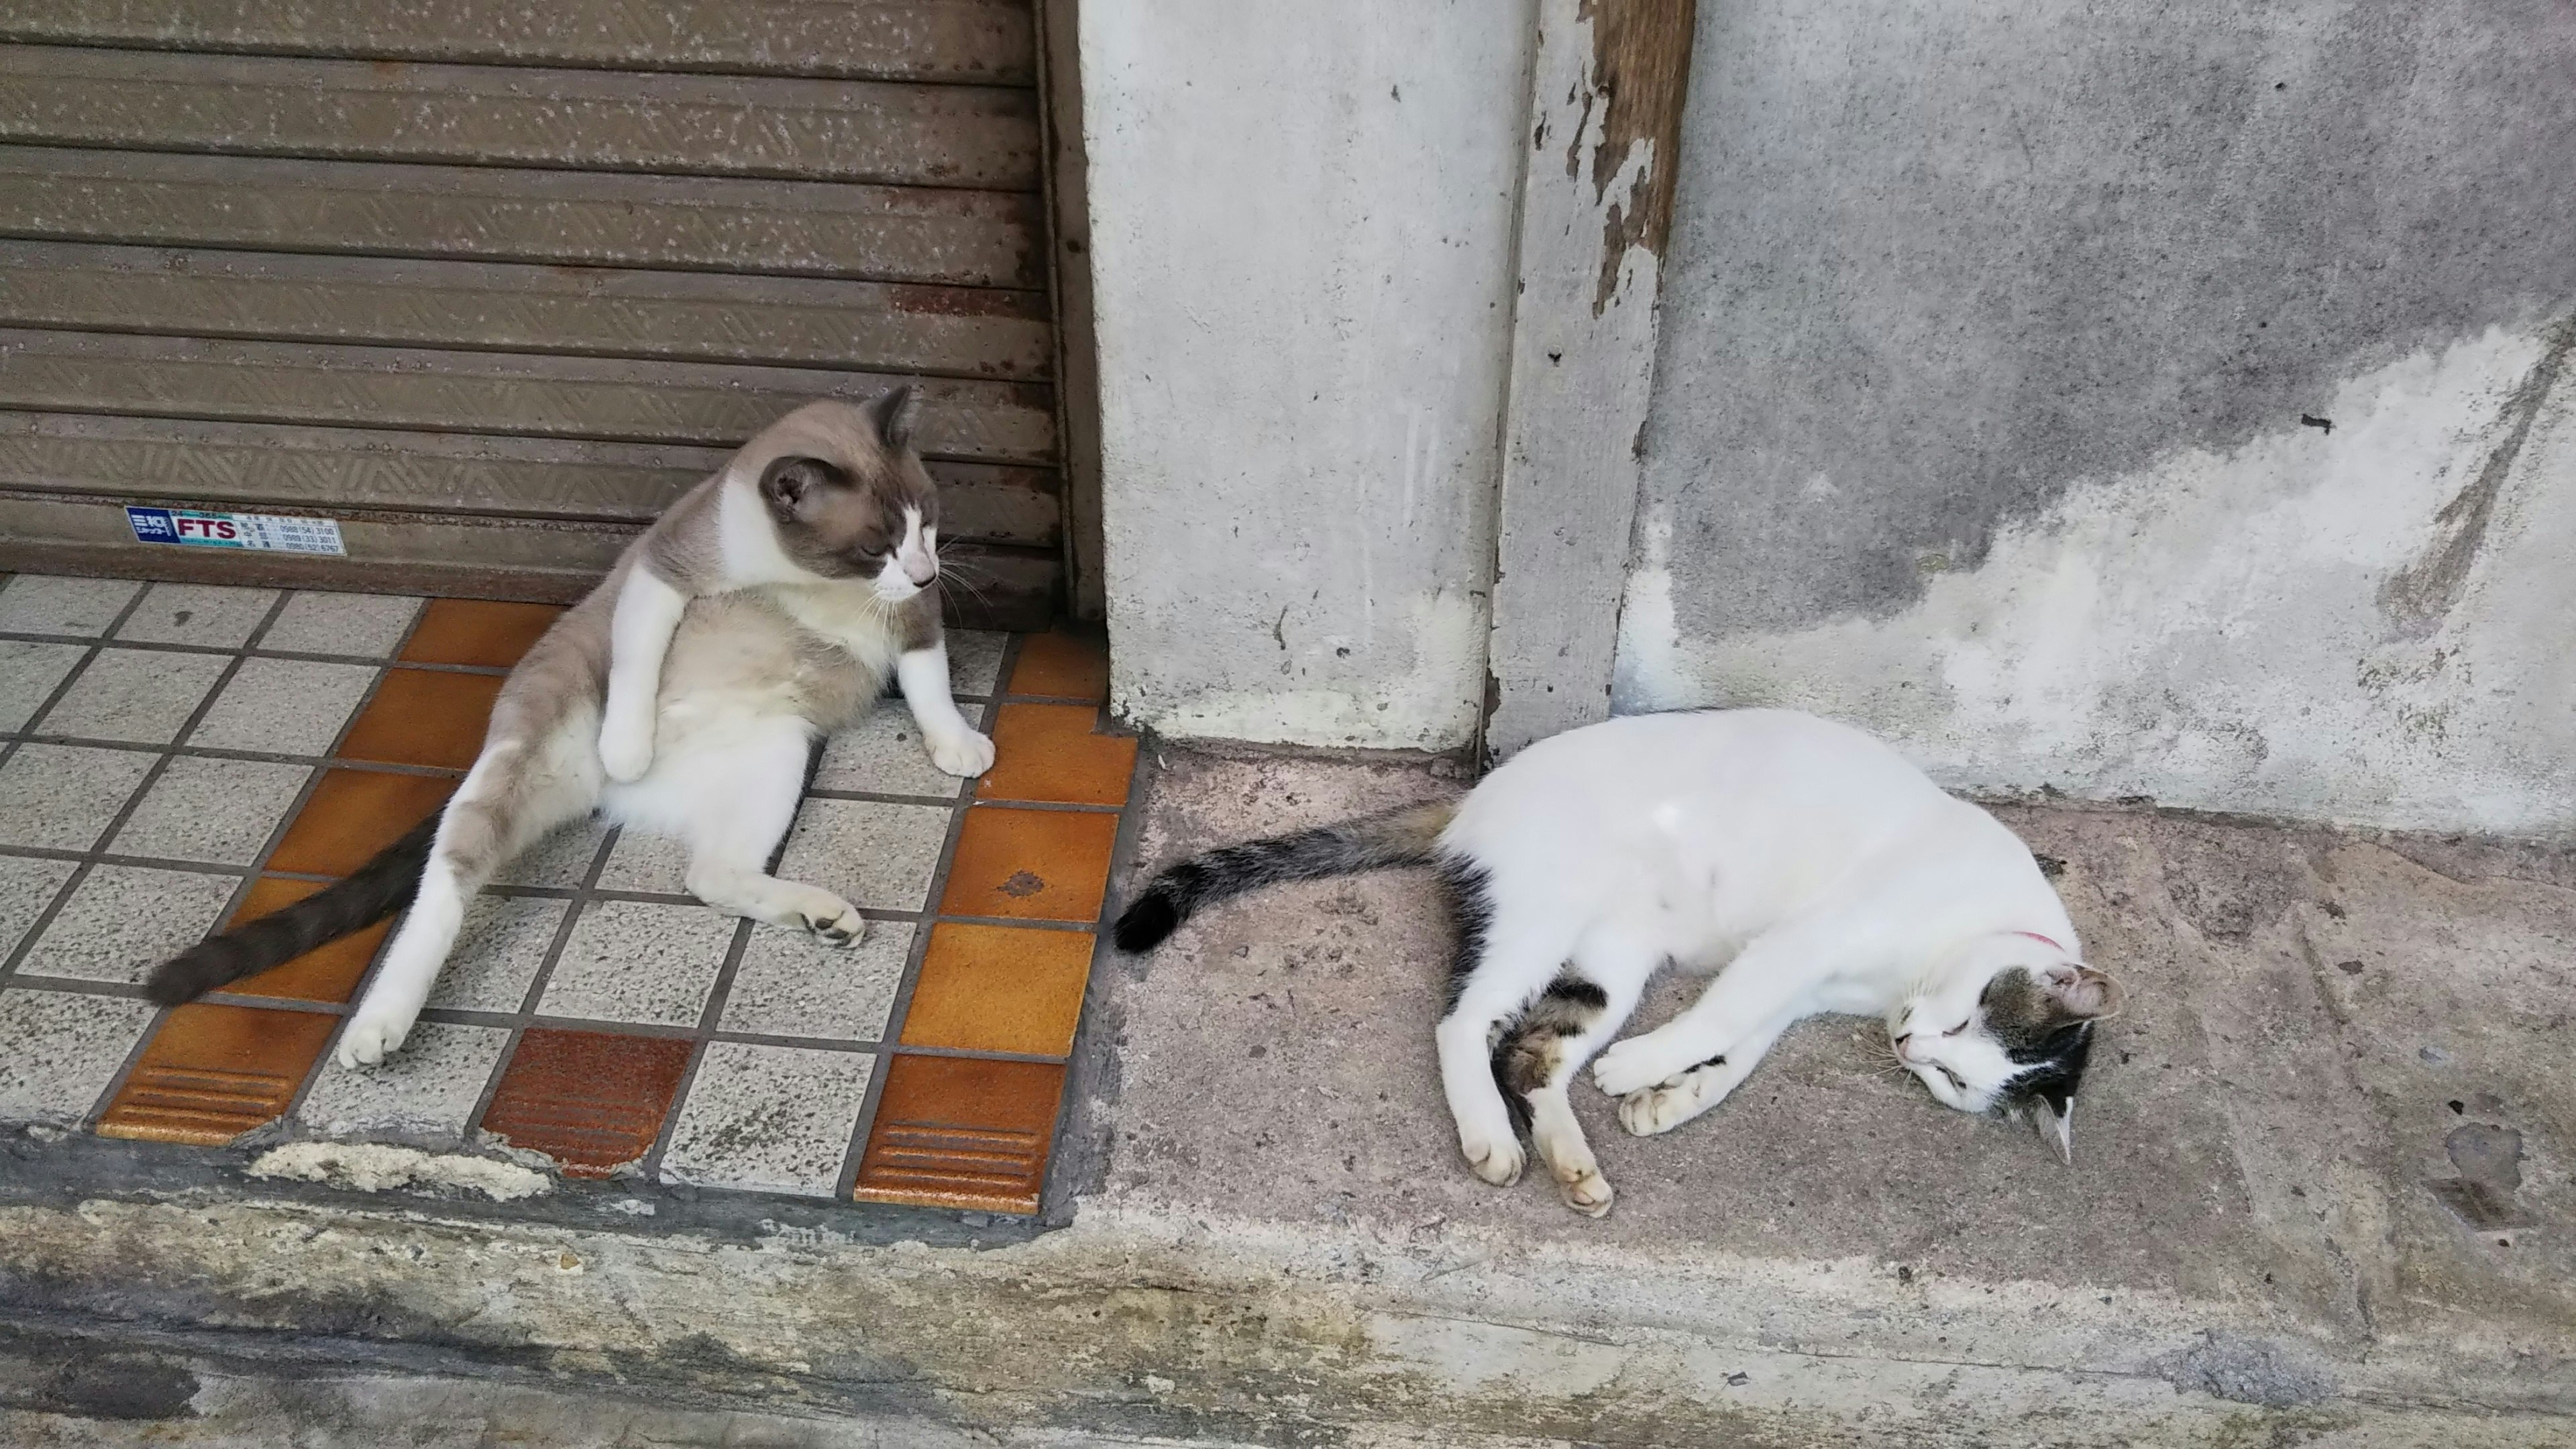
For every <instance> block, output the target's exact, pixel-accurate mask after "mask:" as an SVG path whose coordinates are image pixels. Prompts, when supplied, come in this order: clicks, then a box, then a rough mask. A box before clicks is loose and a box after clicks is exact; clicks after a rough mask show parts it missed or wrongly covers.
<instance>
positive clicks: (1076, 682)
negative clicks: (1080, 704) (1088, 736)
mask: <svg viewBox="0 0 2576 1449" xmlns="http://www.w3.org/2000/svg"><path fill="white" fill-rule="evenodd" d="M1003 692H1004V693H1006V694H1038V695H1044V696H1046V697H1047V698H1050V699H1087V700H1090V701H1091V702H1092V703H1094V704H1102V703H1106V702H1107V701H1108V699H1109V651H1108V650H1106V649H1104V648H1102V647H1101V646H1100V644H1099V643H1098V642H1097V641H1095V640H1092V639H1089V638H1084V637H1081V636H1077V635H1073V634H1068V633H1066V632H1064V631H1063V630H1062V629H1051V630H1049V631H1047V632H1046V633H1044V634H1030V635H1027V636H1026V637H1024V638H1022V639H1021V640H1020V658H1019V662H1018V663H1016V664H1014V665H1012V666H1011V684H1010V687H1009V688H1008V689H1007V690H1005V691H1003Z"/></svg>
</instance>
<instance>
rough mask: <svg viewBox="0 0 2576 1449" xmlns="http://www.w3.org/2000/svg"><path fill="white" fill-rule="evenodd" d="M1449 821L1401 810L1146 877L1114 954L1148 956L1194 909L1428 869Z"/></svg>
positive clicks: (1443, 806) (1428, 811)
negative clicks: (1292, 884) (1322, 883)
mask: <svg viewBox="0 0 2576 1449" xmlns="http://www.w3.org/2000/svg"><path fill="white" fill-rule="evenodd" d="M1457 813H1458V807H1457V805H1456V804H1455V803H1454V802H1451V801H1445V800H1444V801H1440V802H1438V803H1435V804H1430V805H1408V806H1406V807H1405V808H1403V809H1401V810H1390V811H1388V812H1387V813H1385V814H1383V815H1371V816H1368V817H1366V818H1364V819H1360V820H1345V821H1343V822H1342V823H1341V824H1339V825H1326V826H1322V827H1320V828H1318V829H1314V830H1301V831H1299V832H1297V833H1296V834H1294V835H1275V836H1272V837H1271V838H1270V839H1268V840H1253V841H1246V842H1245V843H1244V844H1241V845H1229V846H1226V847H1225V848H1224V849H1222V850H1211V851H1209V852H1208V853H1206V854H1205V855H1200V856H1194V857H1192V858H1190V859H1188V860H1185V861H1183V862H1181V863H1180V864H1179V865H1176V866H1173V867H1172V868H1171V869H1169V870H1167V871H1164V872H1163V873H1162V874H1161V875H1158V876H1156V877H1154V880H1153V883H1152V884H1151V885H1148V886H1146V887H1145V893H1144V894H1143V895H1140V896H1138V897H1137V898H1136V899H1135V901H1134V903H1132V904H1131V905H1129V906H1128V907H1127V911H1126V913H1125V914H1124V915H1121V916H1120V917H1119V918H1118V928H1117V939H1118V949H1120V950H1122V951H1150V950H1152V949H1153V948H1155V947H1156V946H1159V945H1161V944H1162V943H1163V939H1164V938H1165V937H1167V936H1169V935H1171V934H1172V932H1174V931H1176V930H1178V929H1180V925H1181V923H1182V922H1183V921H1186V920H1188V919H1189V918H1190V917H1191V916H1193V915H1196V914H1197V913H1198V912H1199V910H1200V909H1201V908H1202V907H1206V906H1211V905H1214V904H1216V903H1217V902H1218V901H1225V900H1232V899H1233V898H1234V897H1236V896H1239V895H1242V894H1244V893H1245V892H1246V891H1253V890H1259V889H1260V888H1261V887H1263V886H1268V885H1279V884H1282V883H1284V882H1287V881H1296V880H1326V879H1329V878H1331V877H1333V876H1339V875H1358V874H1360V873H1361V872H1363V871H1371V870H1386V869H1389V868H1391V867H1394V866H1400V865H1429V864H1431V863H1432V862H1434V861H1436V860H1438V859H1439V853H1438V846H1439V841H1440V832H1441V831H1443V830H1445V829H1447V828H1448V827H1449V821H1450V819H1451V817H1453V816H1455V815H1456V814H1457Z"/></svg>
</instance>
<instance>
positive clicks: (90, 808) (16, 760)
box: [0, 745, 157, 850]
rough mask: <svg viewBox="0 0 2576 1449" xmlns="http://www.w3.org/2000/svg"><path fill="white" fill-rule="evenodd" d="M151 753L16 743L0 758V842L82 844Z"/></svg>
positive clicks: (129, 788)
mask: <svg viewBox="0 0 2576 1449" xmlns="http://www.w3.org/2000/svg"><path fill="white" fill-rule="evenodd" d="M156 758H157V757H156V756H153V755H147V754H144V753H143V752H141V751H140V750H92V749H83V748H82V747H80V746H79V745H20V746H19V747H18V752H17V753H16V754H14V755H11V756H10V757H9V761H8V763H7V764H0V845H40V846H44V847H47V848H49V849H53V850H87V849H89V848H90V847H91V846H93V845H96V844H97V843H98V838H99V836H101V835H103V834H105V833H106V831H107V827H108V824H109V822H111V821H113V820H114V819H115V818H116V812H117V811H119V810H121V809H124V808H125V802H126V800H127V799H128V798H129V797H131V796H132V795H133V794H134V787H135V786H137V785H140V784H142V783H143V777H144V776H145V775H147V774H150V773H151V771H152V764H153V761H154V760H155V759H156Z"/></svg>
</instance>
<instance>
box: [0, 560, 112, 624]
mask: <svg viewBox="0 0 2576 1449" xmlns="http://www.w3.org/2000/svg"><path fill="white" fill-rule="evenodd" d="M142 587H143V586H142V585H141V584H138V583H136V582H134V581H133V580H132V579H63V578H51V577H48V576H46V575H44V574H20V575H18V576H17V577H16V578H13V579H11V580H9V581H8V582H7V583H5V584H0V632H6V633H12V634H76V635H78V636H80V637H82V638H84V639H95V638H97V637H98V636H99V635H101V634H104V633H106V632H107V626H108V625H110V624H113V623H115V622H116V615H117V611H119V610H121V609H123V608H124V607H125V605H126V601H127V600H129V599H131V598H133V597H134V592H135V590H137V589H140V588H142Z"/></svg>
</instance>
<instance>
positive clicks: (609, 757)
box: [599, 719, 653, 785]
mask: <svg viewBox="0 0 2576 1449" xmlns="http://www.w3.org/2000/svg"><path fill="white" fill-rule="evenodd" d="M599 763H600V765H601V766H602V767H603V768H605V769H606V770H607V771H608V778H610V779H612V780H615V781H616V782H617V783H619V784H621V785H627V784H632V783H634V782H635V781H637V780H641V779H643V778H644V772H645V771H647V770H650V769H652V768H653V724H652V721H651V720H649V719H648V720H646V721H645V722H644V723H643V724H642V725H640V726H639V725H636V724H632V723H630V722H628V721H625V720H610V721H609V722H608V723H606V724H604V725H601V726H600V728H599Z"/></svg>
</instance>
